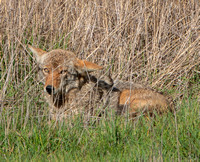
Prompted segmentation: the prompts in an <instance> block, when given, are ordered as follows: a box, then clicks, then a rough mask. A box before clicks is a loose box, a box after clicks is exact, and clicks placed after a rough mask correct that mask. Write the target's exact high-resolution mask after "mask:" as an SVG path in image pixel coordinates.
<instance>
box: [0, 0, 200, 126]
mask: <svg viewBox="0 0 200 162" xmlns="http://www.w3.org/2000/svg"><path fill="white" fill-rule="evenodd" d="M0 3H1V4H0V63H1V67H0V68H1V71H0V76H1V78H0V87H1V91H0V93H1V94H0V100H1V106H2V107H7V108H11V111H10V113H12V112H14V111H16V110H15V108H16V107H18V108H20V109H21V111H22V112H20V113H21V114H18V117H20V115H21V117H22V114H23V112H24V111H25V112H26V114H27V115H28V116H29V115H31V113H33V114H34V115H40V110H41V109H39V108H40V105H39V104H38V103H39V102H35V101H38V99H37V98H39V97H40V96H39V94H40V91H41V87H39V86H38V83H37V82H36V79H35V61H34V60H33V59H32V55H31V53H30V51H29V50H28V48H27V44H28V43H30V44H32V45H33V46H35V47H40V48H43V49H45V50H52V49H55V48H62V49H67V50H71V51H73V52H75V53H76V54H77V56H78V57H79V58H84V59H88V60H90V61H93V62H96V63H98V64H99V65H102V66H104V67H106V68H105V69H107V68H109V67H111V66H112V76H113V78H114V79H115V80H118V79H120V80H130V81H133V82H137V83H142V84H144V85H151V86H152V87H154V88H159V89H163V88H173V87H174V89H177V90H179V92H180V94H181V93H182V92H183V90H184V89H187V88H189V87H190V86H191V83H192V82H195V83H197V82H198V80H197V79H199V73H200V72H199V71H200V69H199V64H200V52H199V51H200V44H199V42H200V2H199V1H197V0H191V1H189V0H188V1H187V0H183V1H181V2H180V1H178V0H168V1H162V0H145V1H142V0H118V1H115V0H94V1H93V0H87V1H86V0H85V1H82V0H77V1H73V0H66V1H65V0H59V1H57V0H52V1H48V0H44V1H39V0H36V1H30V0H14V1H13V0H2V1H1V2H0ZM31 109H33V110H34V111H33V112H32V111H29V110H31ZM41 111H42V110H41ZM25 119H26V118H25ZM25 119H24V120H25ZM8 121H9V120H7V122H8ZM22 123H24V122H22ZM25 123H26V122H25ZM8 125H9V124H8Z"/></svg>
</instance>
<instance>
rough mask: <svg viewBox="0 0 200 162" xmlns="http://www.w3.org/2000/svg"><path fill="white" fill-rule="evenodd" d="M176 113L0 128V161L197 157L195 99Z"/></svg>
mask: <svg viewBox="0 0 200 162" xmlns="http://www.w3.org/2000/svg"><path fill="white" fill-rule="evenodd" d="M177 107H178V110H177V112H176V114H175V115H174V114H172V113H168V114H164V115H162V116H156V118H155V119H151V118H147V117H144V116H142V117H140V118H139V119H138V120H137V121H135V122H127V121H126V119H122V118H121V117H117V118H116V119H113V120H111V118H110V117H108V118H107V119H102V120H101V121H100V122H99V123H96V124H93V125H92V124H89V125H87V126H84V123H82V121H81V118H79V117H78V118H77V119H74V121H73V126H72V125H70V124H67V123H66V124H63V123H60V124H57V125H56V126H55V125H54V124H52V125H50V124H48V123H47V120H44V121H39V120H38V119H37V118H33V119H30V120H29V121H28V123H27V124H26V126H25V127H22V126H21V123H20V122H19V124H18V125H17V126H16V128H14V127H13V128H12V124H11V126H10V128H9V129H8V128H7V126H6V124H3V123H1V126H0V141H1V142H0V161H30V160H32V161H48V160H53V161H54V160H55V161H56V160H57V161H58V160H59V161H60V160H61V161H67V160H84V161H94V160H95V161H96V160H98V161H105V160H109V161H139V160H145V161H148V160H164V161H169V160H174V161H177V159H181V160H199V158H200V131H199V129H200V120H199V107H200V105H199V102H198V101H197V99H183V101H182V103H181V104H180V105H178V104H177Z"/></svg>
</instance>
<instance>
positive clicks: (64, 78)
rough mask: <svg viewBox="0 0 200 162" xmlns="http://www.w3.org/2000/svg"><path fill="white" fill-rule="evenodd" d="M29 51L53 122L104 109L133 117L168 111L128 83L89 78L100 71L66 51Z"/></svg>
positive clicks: (161, 100)
mask: <svg viewBox="0 0 200 162" xmlns="http://www.w3.org/2000/svg"><path fill="white" fill-rule="evenodd" d="M29 48H30V50H31V51H32V52H33V54H34V57H35V58H36V61H37V63H38V67H39V79H40V81H42V82H43V83H44V91H45V92H46V98H47V100H48V103H49V105H50V110H51V114H52V117H53V118H55V119H56V120H57V119H60V118H63V117H66V116H67V115H70V114H72V113H73V114H74V113H79V112H84V113H85V112H89V110H90V113H91V110H92V111H93V110H94V109H96V108H106V107H107V108H112V109H114V110H116V112H118V113H120V114H121V113H123V112H124V111H125V110H126V111H128V112H129V114H134V115H136V114H137V112H138V111H153V110H157V111H158V112H164V111H166V110H167V109H168V106H169V103H168V100H167V98H166V97H164V96H163V95H161V94H160V93H157V92H154V91H152V90H150V89H146V88H143V87H141V86H136V85H134V84H132V83H126V84H125V83H118V84H113V83H112V81H106V80H102V79H99V78H98V77H96V76H94V75H91V72H93V71H98V70H101V69H102V67H101V66H99V65H97V64H94V63H91V62H88V61H85V60H80V59H78V58H77V57H76V56H75V54H74V53H72V52H70V51H65V50H61V49H57V50H53V51H50V52H46V51H43V50H41V49H39V48H34V47H32V46H30V45H29Z"/></svg>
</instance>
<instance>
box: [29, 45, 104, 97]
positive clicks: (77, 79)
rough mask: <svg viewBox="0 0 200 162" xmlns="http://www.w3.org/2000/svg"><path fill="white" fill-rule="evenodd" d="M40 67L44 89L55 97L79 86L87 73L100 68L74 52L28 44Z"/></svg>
mask: <svg viewBox="0 0 200 162" xmlns="http://www.w3.org/2000/svg"><path fill="white" fill-rule="evenodd" d="M29 48H30V50H31V51H32V52H33V54H34V57H35V58H36V61H37V63H38V66H39V69H40V79H41V80H43V82H44V90H45V91H46V92H47V93H48V94H49V95H51V96H52V97H53V98H55V97H56V96H58V95H65V94H66V93H68V92H69V91H70V90H71V89H74V88H79V87H80V84H82V83H81V82H84V78H85V77H86V76H87V73H89V72H92V71H95V70H100V69H102V67H101V66H99V65H96V64H94V63H91V62H88V61H83V60H80V59H78V58H77V57H76V56H75V54H74V53H72V52H70V51H65V50H61V49H57V50H53V51H50V52H46V51H43V50H41V49H39V48H34V47H32V46H30V45H29Z"/></svg>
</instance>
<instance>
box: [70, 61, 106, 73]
mask: <svg viewBox="0 0 200 162" xmlns="http://www.w3.org/2000/svg"><path fill="white" fill-rule="evenodd" d="M74 67H75V68H76V70H77V71H78V72H79V73H81V74H85V73H86V72H93V71H96V70H101V69H103V67H102V66H99V65H97V64H95V63H92V62H89V61H86V60H79V59H77V60H76V62H75V64H74Z"/></svg>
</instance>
